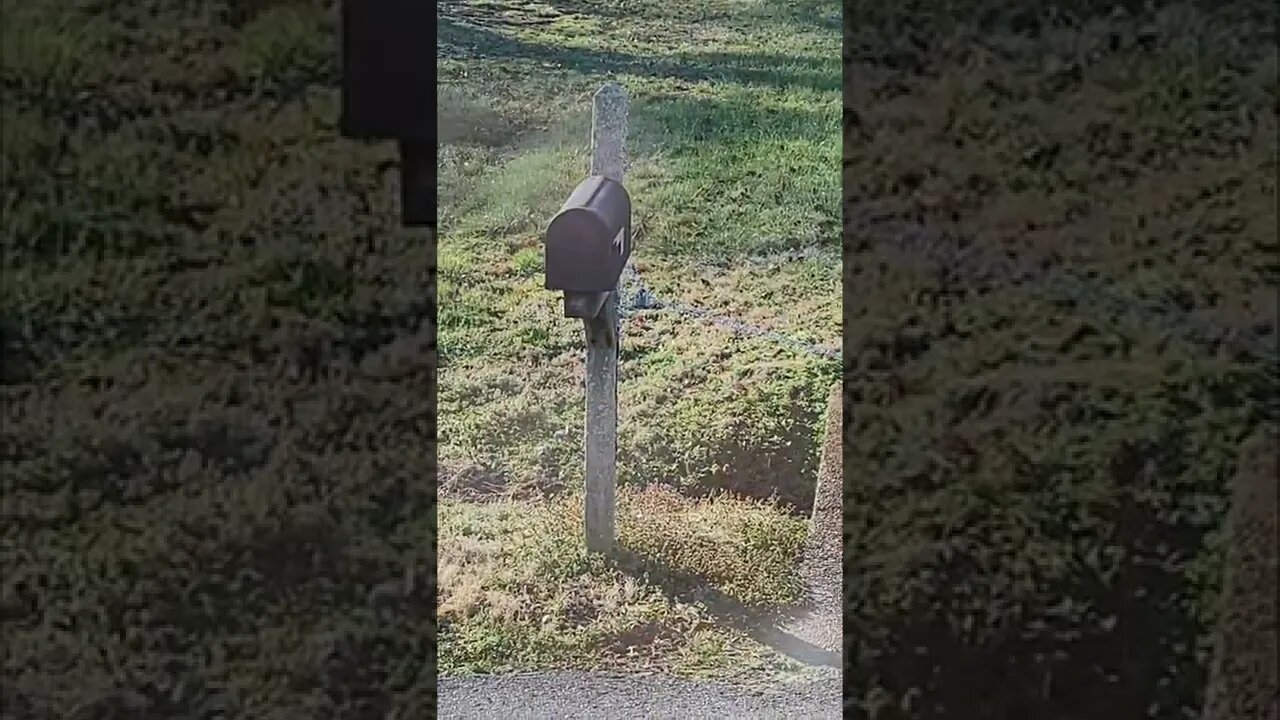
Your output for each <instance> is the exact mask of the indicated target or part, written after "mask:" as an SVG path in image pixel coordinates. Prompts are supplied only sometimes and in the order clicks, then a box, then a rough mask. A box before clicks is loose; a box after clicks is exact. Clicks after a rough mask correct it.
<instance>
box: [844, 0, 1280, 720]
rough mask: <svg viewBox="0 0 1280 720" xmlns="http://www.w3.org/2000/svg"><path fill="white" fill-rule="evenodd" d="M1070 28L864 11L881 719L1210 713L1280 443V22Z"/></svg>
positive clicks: (869, 546) (862, 148) (864, 416)
mask: <svg viewBox="0 0 1280 720" xmlns="http://www.w3.org/2000/svg"><path fill="white" fill-rule="evenodd" d="M1055 6H1056V7H1055V8H1052V9H1051V8H1048V7H1045V8H1044V9H1043V11H1040V10H1039V9H1038V8H1034V7H1031V6H1028V5H1027V4H1024V3H1008V2H1002V1H998V0H993V1H991V2H975V3H966V4H964V5H963V7H962V6H961V5H960V4H945V3H943V4H930V3H918V2H906V3H899V4H883V3H869V2H854V3H850V4H848V5H846V12H847V13H848V14H847V16H846V19H854V18H856V21H853V22H850V23H849V24H848V25H847V26H846V31H845V38H844V52H845V64H846V67H845V79H846V89H845V94H844V102H845V106H846V110H845V112H846V118H847V120H848V125H847V127H846V131H845V148H844V192H845V197H844V204H845V213H846V216H845V217H846V221H847V223H848V226H847V232H846V235H845V267H846V273H847V274H846V277H845V287H846V292H847V294H848V295H847V297H848V300H847V302H848V304H847V305H846V313H847V314H846V320H845V326H844V333H845V343H846V347H847V348H850V350H849V352H848V353H847V354H846V357H845V363H846V375H845V390H846V393H847V395H846V398H845V405H846V407H849V408H853V409H854V410H853V411H852V412H851V414H850V417H849V418H848V420H849V425H848V427H847V428H846V436H845V448H844V450H845V460H846V467H847V468H849V470H848V478H847V479H846V483H845V488H846V497H845V504H844V507H845V523H846V532H847V533H848V536H847V538H846V544H845V552H846V565H845V576H846V581H847V582H848V583H850V585H851V593H850V600H849V606H848V607H847V608H846V612H847V615H846V625H845V629H846V631H847V632H848V633H849V638H850V641H851V643H852V646H851V649H850V651H848V652H847V654H846V662H847V663H848V669H847V670H846V674H845V678H846V682H849V683H850V684H851V686H852V687H853V688H855V689H856V692H857V693H859V694H860V696H861V697H858V698H857V700H859V701H860V703H859V704H860V705H861V706H862V707H863V708H864V709H866V710H868V711H870V707H869V706H873V705H883V703H885V702H889V703H892V704H893V705H894V706H895V709H896V710H897V711H898V712H900V713H901V714H904V715H906V716H907V717H915V718H941V717H964V718H1008V717H1036V718H1045V719H1046V720H1049V719H1054V718H1061V719H1063V720H1067V719H1071V720H1075V719H1076V718H1088V717H1117V718H1119V717H1124V718H1136V717H1160V718H1173V717H1198V716H1199V715H1200V712H1201V707H1202V705H1203V698H1204V688H1205V683H1206V678H1207V668H1208V666H1209V658H1210V657H1211V655H1212V652H1213V647H1212V638H1213V629H1214V626H1215V624H1216V621H1217V618H1219V617H1221V616H1222V612H1223V610H1222V608H1221V601H1220V598H1219V593H1220V588H1221V581H1222V568H1223V563H1224V559H1223V558H1224V556H1223V554H1222V552H1223V547H1224V543H1225V541H1224V535H1223V533H1224V520H1225V518H1226V517H1227V516H1228V505H1229V502H1230V500H1229V498H1230V496H1231V494H1232V492H1233V489H1232V488H1233V485H1235V484H1237V483H1240V482H1253V483H1256V482H1258V479H1257V474H1256V473H1254V474H1253V475H1250V474H1249V472H1248V471H1247V469H1242V464H1241V461H1240V458H1241V447H1242V446H1244V445H1245V444H1246V443H1249V442H1258V441H1260V440H1262V439H1263V438H1265V437H1267V436H1268V434H1269V433H1274V427H1275V425H1274V423H1275V414H1274V407H1275V406H1274V403H1273V398H1274V397H1275V392H1276V387H1277V384H1276V383H1277V376H1276V372H1275V368H1276V354H1275V348H1276V315H1277V305H1276V294H1275V290H1274V289H1275V286H1276V282H1277V277H1276V265H1275V251H1276V244H1275V243H1276V240H1275V239H1276V128H1277V116H1276V112H1277V107H1278V105H1277V76H1276V51H1275V47H1276V45H1275V35H1274V32H1275V7H1274V5H1273V4H1268V3H1253V2H1243V3H1230V4H1225V5H1222V6H1220V7H1219V6H1209V5H1207V4H1192V3H1181V2H1179V3H1157V4H1155V6H1154V7H1149V8H1148V7H1145V6H1143V5H1141V4H1139V3H1120V4H1117V3H1110V2H1107V3H1098V2H1089V1H1087V0H1081V1H1079V2H1063V3H1055ZM1272 488H1273V490H1272V492H1273V493H1274V485H1272ZM1254 492H1262V490H1255V491H1254Z"/></svg>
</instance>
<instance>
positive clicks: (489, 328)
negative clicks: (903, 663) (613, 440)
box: [438, 1, 840, 674]
mask: <svg viewBox="0 0 1280 720" xmlns="http://www.w3.org/2000/svg"><path fill="white" fill-rule="evenodd" d="M811 9H812V11H813V12H814V13H817V14H821V13H827V14H828V15H831V14H832V13H838V9H837V8H836V7H835V6H834V5H831V6H830V7H827V6H826V5H822V4H811ZM626 10H627V11H626V12H621V10H620V8H617V7H615V6H614V4H610V3H603V2H601V3H591V2H585V3H570V4H559V3H558V4H556V5H555V6H554V7H553V6H550V5H544V4H540V3H536V2H532V3H525V2H470V1H468V2H448V3H443V4H442V5H441V6H440V16H439V17H440V21H439V22H440V24H439V28H440V30H439V40H440V59H439V62H438V71H439V76H440V80H439V82H440V88H439V93H438V97H439V110H438V117H439V122H440V128H441V138H442V140H441V142H442V144H441V148H440V173H439V187H440V191H439V199H440V204H441V210H440V254H439V307H440V311H439V312H440V315H439V332H440V336H439V347H440V357H441V372H440V419H441V424H440V446H439V457H440V472H441V478H442V480H441V482H442V488H443V489H444V491H445V493H446V495H447V496H449V497H451V498H452V499H451V500H449V501H448V502H445V503H443V504H442V505H441V508H440V518H441V519H440V542H441V545H440V553H441V555H440V557H441V568H442V569H441V574H440V588H441V597H442V600H441V612H442V617H447V618H448V622H447V624H446V625H444V626H443V628H442V636H441V646H440V647H441V669H442V671H444V672H454V671H473V672H480V671H486V672H487V671H497V670H509V669H517V668H518V669H532V668H541V667H549V666H555V665H566V664H567V665H572V666H578V667H593V666H609V667H617V668H632V669H637V668H647V667H660V668H662V669H664V670H666V671H669V672H677V673H694V672H696V673H702V674H706V673H710V674H716V673H720V674H724V673H735V672H740V671H741V670H742V669H743V667H748V666H754V665H760V664H761V663H763V664H766V665H767V664H769V663H768V662H766V660H765V659H764V658H766V657H768V655H769V652H768V650H767V649H766V648H763V647H761V646H760V645H759V644H758V643H755V642H754V641H752V640H750V638H749V637H748V636H747V635H746V634H744V633H742V632H740V631H738V630H734V629H732V628H731V627H729V625H728V624H726V623H725V622H724V618H717V617H716V616H715V614H714V613H713V612H710V611H708V610H706V609H705V608H699V607H698V606H697V605H696V604H691V603H689V602H686V601H684V600H679V599H676V598H674V597H672V596H670V595H669V593H666V592H665V591H664V588H666V589H667V590H670V586H671V583H672V582H673V578H675V577H683V576H686V575H688V574H690V573H691V574H693V575H695V576H697V577H699V578H700V580H698V581H697V582H695V583H694V584H703V585H706V589H707V590H708V591H715V592H718V593H724V594H725V595H726V597H727V598H731V599H734V600H735V601H737V602H741V603H747V604H750V605H756V606H762V607H763V608H766V609H772V610H774V611H781V610H783V609H785V608H787V607H788V606H789V605H792V604H794V603H795V602H796V600H797V599H798V595H797V593H796V591H797V587H796V583H797V582H798V580H797V575H796V561H797V559H798V556H797V553H798V548H799V545H798V543H799V541H800V539H801V538H802V537H803V532H804V530H803V529H804V523H803V522H802V521H801V520H799V519H797V518H798V517H799V515H798V514H797V513H798V512H800V513H802V512H803V510H804V509H805V508H806V507H807V503H810V502H811V501H812V498H811V494H812V487H813V483H814V479H815V477H816V469H817V468H816V463H817V454H818V450H817V444H818V441H819V439H820V438H819V437H818V433H819V432H820V429H821V422H820V420H821V418H820V413H821V411H822V408H823V404H824V401H825V396H826V389H827V388H828V387H829V385H830V383H831V382H832V381H833V380H834V378H835V373H836V368H835V367H834V365H833V364H832V363H831V362H830V361H828V360H825V359H822V358H812V357H806V356H803V355H797V354H795V353H794V352H793V351H791V350H787V349H784V348H781V347H778V346H776V345H773V344H770V343H769V342H768V341H761V340H754V339H748V338H741V337H735V336H734V335H733V334H732V333H729V332H727V331H725V330H722V329H720V328H718V327H715V326H712V325H709V324H707V323H704V322H699V321H696V320H693V319H690V318H687V317H681V316H678V315H675V314H672V313H669V312H657V313H642V314H640V315H638V316H636V317H633V318H630V319H628V321H627V322H626V324H625V326H624V329H623V333H624V342H623V348H622V375H621V382H620V387H619V405H620V412H621V418H620V430H619V437H620V440H619V481H620V483H621V485H622V486H623V488H627V489H632V490H627V491H625V492H624V494H623V495H622V496H621V500H620V502H621V510H620V512H621V513H622V515H621V517H622V520H621V522H622V529H621V535H622V537H621V542H622V544H623V546H624V547H627V548H628V549H629V552H632V553H634V554H635V557H634V563H640V564H646V563H648V564H653V567H652V568H651V570H652V572H651V573H648V574H647V575H646V577H647V579H645V580H639V579H637V578H636V576H635V575H634V574H629V573H628V572H626V571H625V570H624V569H619V568H616V567H609V566H605V565H601V564H599V563H592V562H589V561H588V560H587V559H586V557H585V556H584V555H583V551H582V541H581V528H580V527H579V525H578V524H576V521H574V520H573V517H574V514H575V513H580V511H581V509H580V508H581V500H580V498H579V496H578V495H577V494H576V493H578V492H579V491H580V489H581V482H582V478H581V472H582V469H581V464H582V458H581V454H582V450H581V435H582V393H583V375H582V372H583V367H582V362H583V358H582V330H581V325H580V324H575V323H574V322H570V321H568V320H566V319H565V318H563V317H562V316H561V310H560V299H559V297H558V296H557V295H555V294H554V293H551V292H548V291H547V290H545V289H543V288H542V249H541V232H542V230H543V229H544V227H545V225H546V223H547V221H548V220H549V219H550V218H551V216H552V215H553V214H554V213H555V211H556V210H557V209H559V206H560V203H561V202H563V200H564V198H565V197H567V195H568V193H569V191H570V190H571V189H572V188H573V186H574V185H575V184H576V183H577V182H578V181H579V180H580V179H581V178H582V177H584V176H585V174H586V167H587V160H588V152H589V146H588V131H589V124H590V107H591V93H592V92H594V90H595V89H596V88H597V87H599V85H601V84H603V83H604V82H607V81H611V82H619V83H621V84H622V85H624V86H625V87H626V88H627V90H628V92H629V94H630V98H631V113H630V134H629V138H628V150H629V153H630V163H629V166H628V175H627V185H628V189H629V191H630V193H631V196H632V198H633V201H634V203H635V242H636V251H635V253H634V254H633V260H634V262H635V265H636V267H637V269H638V270H639V272H640V274H641V276H642V277H643V278H644V280H645V281H646V282H647V283H648V284H649V285H650V286H651V287H652V288H653V289H654V291H655V292H656V293H658V294H659V295H660V296H662V297H664V298H668V299H671V300H677V301H679V302H683V303H688V304H694V305H698V306H701V307H704V308H708V309H710V310H713V311H715V312H717V313H722V314H725V315H732V316H736V317H739V318H742V319H744V320H747V321H749V322H751V323H753V324H756V325H759V326H763V327H768V328H771V329H774V330H777V331H779V332H784V333H787V334H789V335H793V336H795V337H796V338H798V339H802V340H806V341H809V342H814V343H821V344H826V345H835V344H836V338H837V337H838V336H839V333H840V320H839V308H840V294H839V269H838V266H839V262H838V252H839V251H838V247H839V244H838V239H837V232H838V227H839V219H838V209H837V208H838V197H839V176H838V162H837V161H838V157H839V142H838V138H839V123H840V115H839V97H838V95H839V82H838V79H839V64H838V61H837V57H838V44H839V38H838V34H837V32H836V30H835V28H834V26H831V25H825V26H817V27H815V26H812V25H810V24H807V23H802V22H799V21H797V20H796V19H795V18H793V17H792V16H791V15H790V14H789V11H787V10H785V9H783V8H782V6H780V5H778V6H773V5H765V4H760V5H755V4H747V5H743V4H739V3H723V4H717V3H703V4H700V5H699V7H697V8H685V7H680V8H673V7H670V6H669V5H668V4H666V3H660V2H636V3H631V4H629V5H628V7H627V9H626ZM651 483H662V484H663V485H664V486H665V487H668V488H669V489H668V490H664V491H662V492H661V493H658V494H654V492H652V491H646V490H641V489H640V488H645V487H647V486H648V485H649V484H651ZM495 496H498V497H501V498H505V499H503V500H501V501H499V502H497V503H496V504H495V501H494V497H495ZM482 523H483V525H490V524H491V525H492V528H486V527H483V526H482ZM634 563H633V565H634ZM690 582H692V581H690ZM677 584H679V583H677ZM574 613H587V615H588V616H589V617H590V619H589V620H580V621H573V620H572V618H569V617H568V615H573V614H574ZM575 622H576V624H575ZM565 623H570V624H569V625H566V624H565ZM628 637H630V638H633V640H634V642H633V644H632V645H630V646H629V649H625V650H624V649H623V648H622V645H625V643H624V641H623V640H621V639H620V638H628ZM620 643H621V644H622V645H620ZM751 658H755V660H752V661H750V662H748V660H749V659H751Z"/></svg>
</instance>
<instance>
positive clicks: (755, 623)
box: [613, 547, 842, 667]
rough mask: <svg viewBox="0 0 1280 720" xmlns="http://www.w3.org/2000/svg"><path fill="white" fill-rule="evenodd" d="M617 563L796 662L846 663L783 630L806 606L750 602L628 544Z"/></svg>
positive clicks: (616, 556) (618, 553) (617, 556)
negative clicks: (781, 608)
mask: <svg viewBox="0 0 1280 720" xmlns="http://www.w3.org/2000/svg"><path fill="white" fill-rule="evenodd" d="M613 563H614V565H615V566H616V567H617V568H618V569H619V570H621V571H622V572H624V573H626V574H628V575H630V576H632V577H634V578H636V579H638V580H640V581H641V582H645V583H647V584H649V585H651V586H654V587H656V588H657V589H658V590H660V591H661V592H662V593H663V595H665V596H666V597H667V598H668V599H670V600H676V601H681V602H692V601H696V602H699V603H701V604H702V605H703V606H704V607H705V608H706V610H707V612H708V613H709V614H710V615H711V616H712V617H713V618H714V620H715V622H716V623H717V624H719V625H722V626H724V627H728V628H732V629H733V630H737V631H739V632H741V633H743V634H745V635H747V636H748V637H750V638H752V639H753V640H755V641H756V642H758V643H760V644H762V645H764V646H766V647H769V648H772V649H773V650H775V651H777V652H778V653H781V654H782V655H785V656H787V657H789V658H791V659H792V660H795V661H796V662H800V663H803V664H805V665H814V666H825V667H840V666H841V664H842V658H841V654H840V653H838V652H830V651H828V650H824V649H823V648H821V647H818V646H817V645H814V644H812V643H810V642H808V641H805V640H802V639H800V638H798V637H796V636H794V635H791V634H790V633H787V632H786V631H785V630H783V625H784V624H785V623H786V622H787V621H788V620H791V619H794V618H795V617H797V616H798V615H799V614H800V613H801V611H802V610H803V608H797V609H793V610H789V611H779V610H776V609H766V608H760V607H754V606H751V605H747V604H746V603H743V602H742V601H740V600H738V599H736V598H734V597H732V596H731V595H729V594H727V593H725V592H723V591H721V590H719V589H718V588H716V587H715V585H714V584H713V583H712V581H711V580H710V579H708V578H706V577H704V576H702V575H699V574H697V573H692V572H688V571H685V570H677V569H674V568H671V567H668V566H666V565H664V564H662V563H660V562H658V561H655V560H652V559H650V558H646V557H644V556H642V555H640V554H638V553H636V552H635V551H633V550H630V549H627V548H625V547H622V548H619V549H618V550H617V551H616V552H615V553H614V557H613Z"/></svg>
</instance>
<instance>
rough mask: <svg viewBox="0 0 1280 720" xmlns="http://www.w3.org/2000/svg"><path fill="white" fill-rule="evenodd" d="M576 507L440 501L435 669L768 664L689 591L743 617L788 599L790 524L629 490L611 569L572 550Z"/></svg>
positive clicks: (754, 504)
mask: <svg viewBox="0 0 1280 720" xmlns="http://www.w3.org/2000/svg"><path fill="white" fill-rule="evenodd" d="M581 503H582V498H581V496H580V495H579V494H577V493H568V494H565V495H561V496H558V497H555V498H552V499H549V500H533V501H517V500H502V501H497V502H490V503H474V502H463V501H447V502H444V503H443V504H442V505H441V508H440V546H439V561H438V568H439V571H438V572H439V583H440V607H439V613H440V615H439V617H440V622H441V632H442V633H444V634H445V636H446V637H448V638H449V642H447V643H442V644H441V648H440V651H441V654H440V662H441V667H442V668H447V669H448V670H450V671H454V672H503V671H510V670H519V669H529V668H530V667H537V666H552V665H554V666H561V667H581V668H590V669H601V670H610V669H614V670H629V671H634V670H650V671H664V672H673V673H678V674H708V673H715V674H720V673H723V672H725V671H726V670H727V669H732V670H733V671H735V672H738V673H743V672H745V671H747V670H751V669H758V668H762V667H765V666H766V665H767V664H769V663H776V662H777V661H776V659H772V658H770V656H769V654H768V653H767V652H765V650H764V648H760V647H758V646H756V647H752V646H751V645H750V643H749V642H748V638H747V637H746V635H745V634H744V633H743V632H742V631H741V630H738V629H735V628H732V627H728V626H725V625H724V624H723V623H722V622H719V620H721V618H718V617H717V615H716V611H715V609H714V607H708V603H707V602H706V601H705V599H700V594H701V593H705V592H706V591H707V588H706V587H705V586H711V587H714V588H715V589H716V590H717V591H718V594H719V595H722V596H723V597H724V598H730V599H732V600H734V601H736V602H737V603H739V604H740V605H742V606H743V607H756V608H760V607H764V608H768V607H774V606H786V605H788V604H792V603H794V602H795V601H796V600H797V599H798V591H799V588H798V587H797V585H796V583H795V581H794V580H792V581H791V582H779V579H780V578H788V577H791V571H792V567H793V566H794V564H795V560H796V554H797V553H798V552H799V549H800V545H801V543H802V542H803V539H804V537H805V523H804V521H803V520H802V519H798V518H795V517H791V516H789V515H787V514H786V513H782V512H779V510H778V508H777V507H775V506H772V505H770V504H768V503H764V502H761V501H753V500H749V499H742V498H735V497H732V496H722V497H717V498H706V499H702V500H692V499H690V498H688V497H686V496H684V495H682V494H680V493H678V492H676V491H675V490H673V489H671V488H669V487H660V486H654V487H648V488H627V489H624V491H623V492H622V494H621V497H620V499H619V523H620V533H619V535H620V540H619V541H620V545H621V546H622V547H623V548H624V549H625V554H624V556H625V555H630V556H631V557H632V558H633V559H632V560H630V561H626V560H624V561H622V562H614V561H608V560H605V559H603V558H601V557H600V556H591V555H588V554H587V553H586V552H585V550H584V548H583V547H582V544H581V543H580V542H578V541H577V538H578V537H580V536H581V534H582V521H581ZM730 660H732V667H731V668H727V667H726V664H728V663H729V661H730Z"/></svg>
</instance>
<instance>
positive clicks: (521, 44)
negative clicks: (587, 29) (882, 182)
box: [436, 17, 841, 92]
mask: <svg viewBox="0 0 1280 720" xmlns="http://www.w3.org/2000/svg"><path fill="white" fill-rule="evenodd" d="M436 37H437V39H438V42H439V47H440V56H441V57H448V58H451V59H457V60H466V59H477V58H490V59H513V58H520V59H525V60H535V61H539V62H544V63H552V64H555V65H559V66H562V67H565V68H568V69H571V70H576V71H578V72H584V73H592V74H627V75H646V76H649V77H655V78H669V79H674V80H685V81H689V82H736V83H740V84H743V85H769V86H773V87H777V88H808V89H812V90H819V91H825V92H835V91H837V90H839V89H840V88H841V76H840V73H839V72H836V71H835V66H834V63H831V62H828V61H826V60H822V59H819V58H813V57H792V56H787V55H779V54H776V53H741V54H739V53H690V54H685V55H681V56H678V57H672V58H661V57H646V56H642V55H634V54H631V53H624V52H617V51H613V50H592V49H586V48H569V47H559V46H555V45H545V44H542V43H534V42H529V41H527V40H520V39H518V38H514V37H510V36H507V35H503V34H501V33H498V32H494V31H493V30H490V29H488V28H484V27H479V26H477V25H472V24H466V23H460V22H458V21H457V20H455V19H452V18H448V17H441V18H440V19H439V22H438V25H437V36H436Z"/></svg>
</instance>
